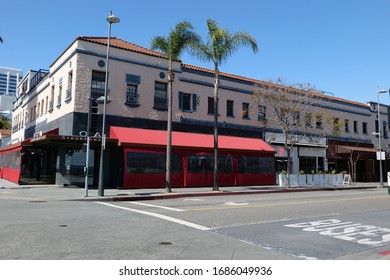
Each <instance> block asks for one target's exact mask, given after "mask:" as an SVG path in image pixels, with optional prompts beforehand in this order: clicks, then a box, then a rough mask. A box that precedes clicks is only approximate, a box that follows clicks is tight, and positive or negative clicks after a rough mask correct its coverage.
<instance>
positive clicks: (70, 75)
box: [65, 71, 73, 101]
mask: <svg viewBox="0 0 390 280" xmlns="http://www.w3.org/2000/svg"><path fill="white" fill-rule="evenodd" d="M72 84H73V72H72V71H70V72H69V73H68V87H67V89H66V96H65V101H69V100H71V99H72Z"/></svg>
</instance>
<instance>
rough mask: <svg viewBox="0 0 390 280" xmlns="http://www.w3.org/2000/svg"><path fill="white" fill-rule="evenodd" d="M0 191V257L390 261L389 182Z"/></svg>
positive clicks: (29, 258)
mask: <svg viewBox="0 0 390 280" xmlns="http://www.w3.org/2000/svg"><path fill="white" fill-rule="evenodd" d="M6 192H8V193H6ZM0 198H1V199H0V242H1V244H2V246H0V259H28V260H31V259H54V260H61V259H113V260H121V259H129V260H138V259H145V260H147V259H162V260H164V259H166V260H175V259H182V260H192V259H200V260H203V259H219V260H224V259H227V260H229V259H253V260H257V259H351V260H353V259H389V258H390V218H388V217H389V214H390V197H389V196H388V194H387V191H386V190H385V189H370V190H350V191H324V192H322V191H320V192H298V193H275V194H254V195H230V196H213V197H196V198H177V199H169V200H153V201H144V202H142V201H139V202H125V201H122V202H112V201H106V202H98V201H95V202H94V201H59V200H39V199H36V198H34V199H32V198H29V197H28V192H24V193H23V196H17V195H16V194H15V195H14V194H13V193H12V191H11V190H1V192H0Z"/></svg>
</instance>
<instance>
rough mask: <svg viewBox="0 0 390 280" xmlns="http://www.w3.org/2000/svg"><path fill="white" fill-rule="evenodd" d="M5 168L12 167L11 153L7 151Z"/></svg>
mask: <svg viewBox="0 0 390 280" xmlns="http://www.w3.org/2000/svg"><path fill="white" fill-rule="evenodd" d="M4 158H5V159H4V166H3V167H4V168H11V153H6V154H5V155H4Z"/></svg>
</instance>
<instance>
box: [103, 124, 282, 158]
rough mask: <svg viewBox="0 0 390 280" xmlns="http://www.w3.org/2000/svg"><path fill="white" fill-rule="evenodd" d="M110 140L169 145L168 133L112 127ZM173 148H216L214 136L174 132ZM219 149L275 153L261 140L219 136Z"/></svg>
mask: <svg viewBox="0 0 390 280" xmlns="http://www.w3.org/2000/svg"><path fill="white" fill-rule="evenodd" d="M110 138H117V139H118V145H127V144H130V145H137V146H165V145H166V143H167V132H166V131H162V130H149V129H140V128H126V127H116V126H111V128H110ZM172 146H173V147H178V148H206V149H212V148H213V147H214V136H213V135H209V134H197V133H186V132H177V131H173V132H172ZM218 148H219V149H224V150H242V151H258V152H259V151H260V152H272V153H274V152H275V150H274V149H273V148H272V147H271V146H269V145H268V144H266V143H265V142H264V141H263V140H261V139H253V138H242V137H233V136H222V135H220V136H218Z"/></svg>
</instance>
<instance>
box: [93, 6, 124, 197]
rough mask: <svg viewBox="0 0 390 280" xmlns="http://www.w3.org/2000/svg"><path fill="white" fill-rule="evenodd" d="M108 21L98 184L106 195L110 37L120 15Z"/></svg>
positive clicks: (100, 193)
mask: <svg viewBox="0 0 390 280" xmlns="http://www.w3.org/2000/svg"><path fill="white" fill-rule="evenodd" d="M106 20H107V21H108V37H107V56H106V77H105V87H104V101H103V121H102V143H101V149H100V164H99V185H98V196H104V188H103V160H104V155H103V154H104V150H105V148H106V133H105V125H106V105H107V92H108V70H109V63H110V37H111V24H112V23H118V22H119V21H120V20H119V18H118V17H116V16H114V15H113V14H112V12H110V15H109V16H108V17H107V19H106Z"/></svg>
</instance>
